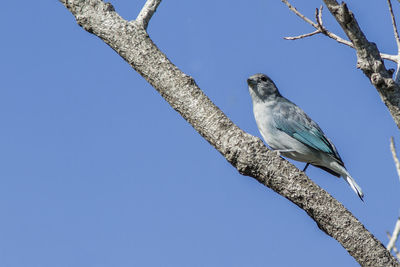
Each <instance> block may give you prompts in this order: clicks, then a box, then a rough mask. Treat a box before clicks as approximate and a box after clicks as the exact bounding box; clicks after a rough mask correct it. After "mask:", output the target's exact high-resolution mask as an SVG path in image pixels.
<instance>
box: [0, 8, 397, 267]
mask: <svg viewBox="0 0 400 267" xmlns="http://www.w3.org/2000/svg"><path fill="white" fill-rule="evenodd" d="M144 2H145V1H131V0H129V1H128V0H119V1H111V3H112V4H113V5H114V7H115V9H116V11H117V12H119V13H120V14H121V16H123V17H124V18H125V19H129V20H131V19H134V18H135V17H136V15H137V14H138V12H139V11H140V9H141V7H142V5H143V4H144ZM305 2H306V3H305ZM394 2H395V3H393V4H394V8H395V11H396V12H397V13H398V12H399V10H400V9H399V4H398V3H397V2H396V1H394ZM293 4H294V5H295V6H296V7H297V8H298V9H299V10H301V11H302V12H304V13H305V14H306V15H308V16H310V17H314V10H315V8H316V7H319V6H320V4H321V1H316V0H312V1H296V2H293ZM348 6H349V7H350V9H351V10H352V11H353V12H354V13H355V15H356V18H357V19H358V21H359V23H360V25H361V27H362V29H363V30H364V33H365V34H366V35H367V37H368V38H369V40H371V41H374V42H376V43H377V45H378V47H379V48H380V49H381V51H382V52H386V53H395V51H396V47H395V41H394V39H393V34H392V26H391V22H390V18H389V16H388V11H387V6H386V3H384V2H382V1H349V2H348ZM2 10H3V12H2V16H0V21H1V25H3V27H2V31H3V39H2V40H3V41H2V42H1V48H2V49H1V50H0V56H1V59H2V60H1V64H0V71H1V73H2V75H1V76H2V78H1V79H0V85H1V90H0V125H1V130H0V148H1V149H0V214H1V217H0V218H1V219H0V265H1V266H7V267H25V266H32V267H36V266H37V267H45V266H46V267H47V266H49V267H50V266H51V267H64V266H65V267H66V266H85V267H91V266H93V267H94V266H96V267H98V266H116V267H119V266H121V267H123V266H171V267H172V266H358V264H357V263H356V262H355V261H354V259H353V258H352V257H351V256H349V255H348V254H347V252H346V251H345V250H344V249H343V248H342V247H341V246H340V245H339V243H337V242H336V241H335V240H333V239H332V238H330V237H328V236H327V235H325V234H324V233H323V232H321V231H320V230H319V229H318V227H317V225H316V224H315V223H314V222H313V221H312V220H311V219H310V218H309V217H308V216H307V215H306V214H305V213H304V212H303V211H302V210H300V209H299V208H298V207H296V206H294V205H293V204H291V203H290V202H289V201H287V200H286V199H284V198H282V197H281V196H279V195H278V194H276V193H275V192H273V191H271V190H270V189H268V188H266V187H264V186H262V185H260V184H259V183H258V182H256V181H255V180H253V179H251V178H248V177H243V176H241V175H240V174H238V173H237V171H235V169H233V168H232V167H231V166H230V165H229V164H228V163H227V162H226V161H225V159H224V158H223V157H222V156H221V155H220V154H219V153H218V152H217V151H216V150H215V149H214V148H212V147H211V146H210V145H209V144H208V143H207V142H206V141H205V140H203V138H202V137H201V136H200V135H199V134H198V133H196V132H195V131H194V130H193V128H192V127H191V126H190V125H189V124H188V123H187V122H185V121H184V120H183V119H182V118H181V117H180V116H179V115H178V114H177V113H176V112H175V111H174V110H173V109H172V108H171V107H170V106H169V105H168V104H167V103H166V102H165V101H164V100H163V99H162V98H161V97H160V96H159V95H158V93H157V92H156V91H155V90H154V89H153V88H152V87H151V86H149V85H148V84H147V83H146V81H145V80H144V79H143V78H142V77H141V76H140V75H139V74H137V73H136V72H135V71H134V70H133V69H131V68H130V66H129V65H128V64H127V63H125V62H124V61H123V60H122V59H121V58H120V57H119V56H118V55H117V54H116V53H115V52H114V51H112V50H111V49H110V48H109V47H108V46H107V45H106V44H104V43H103V42H102V41H101V40H99V39H98V38H97V37H95V36H93V35H91V34H89V33H87V32H85V31H84V30H83V29H82V28H80V27H79V26H78V25H77V24H76V22H75V20H74V18H73V17H72V15H71V14H70V13H69V11H68V10H67V9H66V8H65V7H64V6H62V5H61V4H60V3H59V2H58V1H49V0H45V1H25V2H24V3H22V2H19V1H6V2H4V3H3V8H2ZM371 18H379V19H373V20H372V19H371ZM399 20H400V18H399ZM324 23H325V25H326V26H327V27H328V28H329V29H330V30H332V31H334V32H335V33H337V34H339V35H341V36H344V34H343V33H342V31H341V29H340V28H339V26H338V25H337V23H336V22H335V21H334V20H333V19H332V17H331V16H330V15H329V13H328V11H327V10H324ZM148 31H149V34H150V36H151V38H152V39H153V40H154V42H155V43H156V44H157V46H158V47H159V48H160V49H161V50H162V51H163V52H165V53H166V54H167V56H168V57H169V59H170V60H171V61H172V62H174V63H175V64H176V65H177V66H178V67H179V68H181V70H183V71H184V72H186V73H187V74H189V75H191V76H193V77H194V78H195V80H196V82H197V84H198V85H199V86H200V87H201V88H202V90H204V92H205V93H206V94H207V95H208V96H209V97H210V98H211V99H212V100H213V102H214V103H215V104H216V105H217V106H218V107H220V108H221V109H222V110H223V111H224V112H225V113H226V114H227V115H228V116H229V117H230V118H231V119H232V121H233V122H235V123H236V124H237V125H238V126H239V127H241V128H242V129H243V130H245V131H247V132H249V133H251V134H253V135H256V136H260V134H259V133H258V129H257V126H256V124H255V121H254V118H253V114H252V107H251V100H250V96H249V93H248V89H247V86H246V79H247V77H248V76H250V75H252V74H254V73H257V72H263V73H266V74H268V75H269V76H270V77H271V78H272V79H273V80H274V81H275V83H276V84H277V86H278V87H279V89H280V91H281V93H282V94H283V95H285V96H286V97H288V98H289V99H291V100H292V101H294V102H295V103H296V104H298V105H299V106H301V107H302V108H303V109H304V110H305V111H306V112H307V113H308V114H309V115H310V116H311V117H312V118H313V119H314V120H315V121H316V122H318V123H319V125H320V126H321V128H322V129H324V131H325V133H326V134H327V135H328V137H329V138H330V139H332V141H333V142H334V143H335V144H336V146H337V148H338V150H339V152H340V154H341V156H342V158H343V160H344V162H345V163H346V166H347V168H348V170H349V172H350V173H351V174H352V175H353V176H354V178H355V179H356V180H357V182H358V184H359V185H360V186H361V187H362V188H363V190H364V192H365V203H362V202H361V201H360V200H359V199H358V197H357V196H356V195H355V194H354V193H353V192H352V191H351V189H350V187H349V186H347V184H345V182H344V181H343V180H339V179H336V178H335V177H333V176H332V175H330V174H328V173H325V172H323V171H322V170H320V169H316V168H313V167H310V168H309V169H308V170H307V174H308V175H309V177H310V178H311V179H312V180H313V181H315V182H316V183H317V184H319V185H320V186H321V187H322V188H324V189H325V190H327V191H328V192H329V193H330V194H332V195H333V196H334V197H336V198H337V199H338V200H339V201H341V202H342V203H343V204H344V205H345V206H346V207H347V208H348V209H349V210H350V211H351V212H353V214H354V215H355V216H356V217H357V218H359V219H360V220H361V221H362V222H363V223H364V224H365V226H366V227H367V229H369V230H370V231H371V232H372V233H373V234H374V235H375V236H376V237H377V238H379V239H380V240H381V241H383V243H384V244H386V243H387V238H386V235H385V232H386V231H387V230H389V231H391V230H392V228H393V227H394V223H395V220H396V218H397V216H398V215H399V208H400V205H399V200H400V199H399V191H400V183H399V180H398V178H397V175H396V171H395V168H394V164H393V160H392V158H391V154H390V150H389V138H390V136H394V137H395V140H396V141H397V143H398V144H399V145H400V138H399V134H398V129H397V128H396V126H395V124H394V122H393V120H392V118H391V117H390V115H389V112H388V111H387V108H386V107H385V106H384V104H383V103H382V101H381V100H380V98H379V95H378V93H377V92H376V90H375V88H373V87H372V86H371V85H370V83H369V81H368V79H367V78H366V77H365V76H364V75H363V74H362V72H361V71H359V70H357V69H356V68H355V65H356V57H355V52H354V51H353V50H352V49H350V48H348V47H345V46H343V45H340V44H337V43H336V42H334V41H332V40H330V39H328V38H326V37H323V36H314V37H312V38H308V39H304V40H299V41H286V40H284V39H283V38H282V37H284V36H293V35H298V34H303V33H306V32H310V31H313V29H312V28H311V26H309V25H307V24H306V23H304V22H303V21H301V20H300V19H299V18H297V17H296V16H295V15H294V14H292V13H291V12H290V11H289V10H288V9H287V8H286V6H284V5H283V4H282V3H281V1H278V0H275V1H268V0H254V1H236V2H234V1H228V0H220V1H211V0H203V1H183V0H182V1H178V0H164V1H163V2H162V3H161V5H160V6H159V9H158V12H157V13H156V15H155V16H154V17H153V19H152V20H151V22H150V25H149V29H148ZM387 66H388V67H393V65H391V64H387ZM295 164H296V165H297V166H298V167H299V168H303V166H304V164H303V163H295Z"/></svg>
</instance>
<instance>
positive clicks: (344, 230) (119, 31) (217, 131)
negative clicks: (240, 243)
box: [61, 0, 399, 267]
mask: <svg viewBox="0 0 400 267" xmlns="http://www.w3.org/2000/svg"><path fill="white" fill-rule="evenodd" d="M61 2H62V3H63V4H64V5H65V6H66V7H67V8H68V9H69V10H70V11H71V12H72V14H73V15H74V16H75V17H76V20H77V22H78V24H79V25H81V26H82V27H83V28H84V29H86V30H87V31H89V32H91V33H93V34H95V35H96V36H98V37H99V38H101V39H102V40H103V41H104V42H106V43H107V44H108V45H109V46H110V47H111V48H112V49H114V50H115V51H116V52H117V53H118V54H119V55H120V56H121V57H122V58H123V59H124V60H126V61H127V62H128V63H129V64H130V65H131V66H132V67H133V68H134V69H135V70H136V71H137V72H139V73H140V74H141V75H142V76H143V77H144V78H145V79H146V80H147V81H148V82H149V83H150V84H151V85H152V86H153V87H154V88H155V89H156V90H157V91H158V92H159V93H160V94H161V96H162V97H163V98H164V99H165V100H166V101H167V102H168V103H169V104H170V105H171V106H172V107H173V108H174V109H175V110H176V111H177V112H179V114H181V115H182V117H183V118H185V120H187V121H188V122H189V123H190V124H191V125H192V126H193V127H194V129H195V130H196V131H197V132H198V133H199V134H200V135H201V136H203V137H204V138H205V139H206V140H207V141H208V142H209V143H210V144H211V145H212V146H214V147H215V148H216V149H217V150H218V151H219V152H220V153H221V154H222V155H223V156H224V157H225V158H226V160H227V161H228V162H230V163H231V164H232V165H233V166H234V167H235V168H236V169H237V170H238V171H239V172H240V173H241V174H243V175H247V176H251V177H253V178H255V179H257V181H259V182H260V183H262V184H264V185H266V186H267V187H269V188H271V189H272V190H274V191H275V192H277V193H278V194H280V195H282V196H284V197H285V198H287V199H289V200H290V201H292V202H293V203H294V204H296V205H297V206H299V207H300V208H302V209H303V210H304V211H305V212H306V213H307V214H308V215H309V216H310V217H311V218H312V219H313V220H314V221H315V222H316V223H317V225H318V226H319V228H320V229H321V230H323V231H324V232H325V233H327V234H328V235H330V236H332V237H333V238H335V239H336V240H338V242H340V244H341V245H342V246H343V247H344V248H345V249H346V250H347V251H348V252H349V253H350V254H351V255H352V256H353V257H354V258H355V259H356V260H357V261H358V262H359V263H360V264H361V265H363V266H374V267H378V266H385V267H386V266H399V264H398V263H397V262H396V260H395V258H393V256H392V255H391V254H390V253H389V251H388V250H387V249H386V248H385V247H384V246H383V245H382V244H381V243H380V242H379V241H378V240H377V239H376V238H375V237H374V236H373V235H372V234H371V233H370V232H368V231H367V230H366V229H365V227H364V226H363V225H362V224H361V223H360V222H359V221H358V220H357V219H356V218H355V217H354V216H353V215H352V214H351V213H350V212H349V211H348V210H347V209H346V208H345V207H344V206H343V205H342V204H340V203H339V202H338V201H337V200H336V199H334V198H333V197H331V196H330V195H329V194H328V193H327V192H326V191H324V190H323V189H321V188H320V187H318V186H317V185H316V184H315V183H313V182H312V181H311V180H310V179H308V178H307V176H306V175H305V174H304V173H303V172H301V171H299V170H298V169H297V168H296V167H294V166H293V165H292V164H290V163H289V162H288V161H286V160H284V159H282V158H280V157H278V156H277V155H276V153H274V152H271V151H269V150H268V149H267V148H266V147H265V146H264V144H263V142H262V141H261V140H260V139H259V138H256V137H254V136H251V135H249V134H247V133H245V132H244V131H242V130H241V129H240V128H239V127H237V126H236V125H235V124H234V123H233V122H232V121H231V120H229V118H227V117H226V116H225V114H224V113H223V112H222V111H221V110H220V109H219V108H218V107H216V106H215V105H214V104H213V103H212V102H211V100H210V99H209V98H208V97H207V96H206V95H205V94H204V93H203V92H202V91H201V90H200V88H199V87H198V86H197V84H196V83H195V81H194V80H193V78H191V77H190V76H188V75H186V74H184V73H183V72H181V71H180V70H179V69H178V68H177V67H176V66H175V65H173V64H172V63H171V62H170V61H169V60H168V58H167V57H166V56H165V55H164V54H163V53H162V52H161V51H160V50H159V49H158V48H157V47H156V45H155V44H154V43H153V42H152V40H151V39H150V38H149V36H148V34H147V33H146V31H145V30H144V28H143V27H142V26H141V25H140V24H139V23H137V22H136V21H132V22H128V21H125V20H124V19H122V18H121V17H120V16H119V15H118V14H117V13H116V12H114V10H113V9H112V8H110V6H109V5H107V4H105V3H103V2H102V1H101V0H85V1H82V0H61Z"/></svg>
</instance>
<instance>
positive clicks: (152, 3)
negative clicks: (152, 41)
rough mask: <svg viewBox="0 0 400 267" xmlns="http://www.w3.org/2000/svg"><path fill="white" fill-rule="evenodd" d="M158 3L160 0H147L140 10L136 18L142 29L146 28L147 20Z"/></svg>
mask: <svg viewBox="0 0 400 267" xmlns="http://www.w3.org/2000/svg"><path fill="white" fill-rule="evenodd" d="M160 3H161V0H147V1H146V3H145V4H144V6H143V8H142V10H141V11H140V13H139V15H138V16H137V18H136V21H137V23H139V24H141V25H142V27H143V29H145V30H146V29H147V26H148V25H149V21H150V19H151V17H152V16H153V15H154V13H155V12H156V10H157V7H158V5H159V4H160Z"/></svg>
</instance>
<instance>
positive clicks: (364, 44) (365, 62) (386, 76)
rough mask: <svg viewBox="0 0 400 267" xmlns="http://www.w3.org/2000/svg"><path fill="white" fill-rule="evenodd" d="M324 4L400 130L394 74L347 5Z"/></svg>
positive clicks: (399, 92)
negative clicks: (340, 28) (345, 36)
mask: <svg viewBox="0 0 400 267" xmlns="http://www.w3.org/2000/svg"><path fill="white" fill-rule="evenodd" d="M324 2H325V4H326V6H327V7H328V9H329V11H330V12H331V14H332V15H333V16H334V17H335V19H336V20H337V22H338V23H339V24H340V26H341V27H342V29H343V31H344V32H345V33H346V35H347V37H348V38H349V39H350V41H351V42H352V43H353V44H354V48H355V49H356V51H357V68H359V69H361V70H362V71H363V72H364V74H365V75H366V76H367V77H368V78H369V79H370V81H371V83H372V84H373V85H374V86H375V88H376V89H377V90H378V93H379V95H380V96H381V99H382V101H383V102H384V103H385V105H386V106H387V107H388V109H389V111H390V114H391V115H392V117H393V119H394V121H395V123H396V124H397V127H398V128H400V87H399V85H398V84H396V83H395V81H394V80H393V79H392V75H393V72H390V71H388V70H387V69H386V68H385V65H384V64H383V61H382V58H381V56H380V54H379V50H378V47H377V46H376V44H375V43H372V42H369V41H368V40H367V38H366V37H365V35H364V33H363V32H362V31H361V29H360V27H359V25H358V23H357V21H356V20H355V18H354V15H353V13H352V12H351V11H350V10H349V9H348V8H347V6H346V4H345V3H342V4H338V2H336V1H335V0H324Z"/></svg>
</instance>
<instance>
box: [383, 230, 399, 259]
mask: <svg viewBox="0 0 400 267" xmlns="http://www.w3.org/2000/svg"><path fill="white" fill-rule="evenodd" d="M386 235H387V237H388V238H389V240H390V239H392V236H391V235H390V233H389V232H386ZM393 251H394V253H395V254H396V258H397V260H399V261H400V252H399V250H398V249H397V247H396V245H394V246H393Z"/></svg>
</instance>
